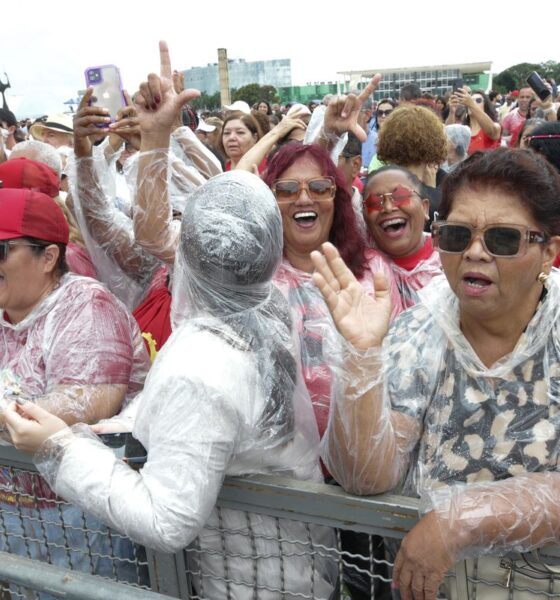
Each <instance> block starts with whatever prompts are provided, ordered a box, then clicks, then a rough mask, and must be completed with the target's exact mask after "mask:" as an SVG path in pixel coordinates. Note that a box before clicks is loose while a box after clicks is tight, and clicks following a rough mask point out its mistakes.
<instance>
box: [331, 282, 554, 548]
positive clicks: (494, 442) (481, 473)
mask: <svg viewBox="0 0 560 600" xmlns="http://www.w3.org/2000/svg"><path fill="white" fill-rule="evenodd" d="M545 289H546V292H545V293H543V296H542V297H541V301H540V303H539V305H538V308H537V311H536V313H535V315H534V316H533V318H532V319H531V321H530V322H529V324H528V326H527V328H526V329H525V331H524V332H523V334H522V335H521V337H520V339H519V341H518V343H517V345H516V347H515V349H514V350H513V351H512V352H511V353H510V354H508V355H506V356H504V357H503V358H502V359H501V360H499V361H498V362H496V363H495V364H494V365H492V366H491V367H489V368H488V367H486V366H485V365H484V364H483V363H482V362H481V360H480V359H479V358H478V356H477V355H476V354H475V352H474V351H473V349H472V347H471V345H470V344H469V342H468V341H467V340H466V339H465V337H464V336H463V334H462V332H461V329H460V322H459V304H458V299H457V297H456V296H455V295H454V294H453V292H452V291H451V289H450V287H449V284H448V283H447V280H446V278H445V277H444V276H442V277H438V278H435V279H434V280H433V281H432V282H431V283H430V284H429V285H428V286H427V287H425V288H424V289H422V290H421V291H420V301H419V303H418V304H417V305H415V306H414V307H412V308H411V309H409V310H407V311H405V312H404V313H402V314H401V316H400V317H399V318H398V319H397V320H396V321H395V323H394V324H393V326H392V328H391V329H390V330H389V333H388V334H387V336H386V337H385V340H384V343H383V346H382V348H381V349H380V348H372V349H370V350H368V351H367V352H357V351H356V350H354V349H353V348H352V347H349V346H348V345H346V346H345V350H344V352H342V353H341V352H339V351H337V348H336V344H333V345H332V348H333V353H332V354H331V360H332V361H333V363H336V364H338V366H339V380H340V381H341V382H342V383H341V387H340V389H339V394H338V395H337V396H336V401H335V402H334V403H333V409H332V411H331V415H330V421H329V428H328V430H327V434H326V436H325V440H324V448H323V454H324V460H325V462H326V464H327V466H328V468H329V470H330V471H331V473H333V475H334V476H335V478H336V479H337V480H338V481H339V482H340V483H341V484H342V485H343V486H344V487H345V488H346V489H347V490H350V491H353V492H356V493H377V492H381V491H387V490H391V489H395V490H397V492H400V493H404V494H406V495H411V496H419V497H421V498H422V500H423V503H424V510H425V511H430V510H435V511H436V512H437V516H438V519H439V522H440V523H444V522H445V524H446V529H445V530H446V531H449V530H451V531H453V532H454V535H455V539H464V540H465V539H466V540H468V542H467V543H466V544H465V545H464V546H463V547H462V549H461V552H460V557H469V556H475V555H481V554H504V553H506V552H508V551H528V550H531V549H533V548H534V547H535V546H540V545H543V544H548V543H558V542H560V527H559V525H558V517H557V499H558V497H559V496H558V493H559V491H560V484H559V482H560V475H559V474H558V460H559V450H560V410H559V408H560V406H559V397H560V389H559V383H558V382H559V376H560V335H559V333H560V331H559V328H560V325H559V323H560V321H559V319H558V317H559V316H560V314H559V313H560V273H558V272H557V271H554V272H553V274H552V276H551V277H550V278H549V279H548V281H547V283H546V286H545ZM338 345H339V346H340V339H339V340H338ZM337 352H338V353H337ZM521 525H523V526H521Z"/></svg>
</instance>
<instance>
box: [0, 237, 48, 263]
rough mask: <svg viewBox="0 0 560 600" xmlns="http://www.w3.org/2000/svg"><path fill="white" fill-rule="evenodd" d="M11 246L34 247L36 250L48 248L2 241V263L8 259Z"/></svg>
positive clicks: (0, 254)
mask: <svg viewBox="0 0 560 600" xmlns="http://www.w3.org/2000/svg"><path fill="white" fill-rule="evenodd" d="M11 246H34V247H35V248H46V246H44V245H42V244H30V243H25V244H22V243H20V242H14V241H12V240H2V241H0V263H3V262H4V261H5V260H6V259H7V258H8V254H9V252H10V247H11Z"/></svg>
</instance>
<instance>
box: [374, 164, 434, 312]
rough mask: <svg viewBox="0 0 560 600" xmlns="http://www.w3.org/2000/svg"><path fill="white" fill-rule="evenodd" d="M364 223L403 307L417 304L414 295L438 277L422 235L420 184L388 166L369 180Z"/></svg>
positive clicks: (424, 214) (425, 203) (424, 212)
mask: <svg viewBox="0 0 560 600" xmlns="http://www.w3.org/2000/svg"><path fill="white" fill-rule="evenodd" d="M364 196H365V199H364V219H365V221H366V224H367V228H368V232H369V235H370V241H371V242H372V244H373V245H374V246H375V247H376V248H378V249H379V250H381V251H382V252H384V253H385V255H386V256H387V258H389V262H390V265H391V269H392V271H393V275H394V276H395V280H396V283H397V286H398V288H399V292H400V293H401V297H402V300H403V303H404V305H405V306H406V307H409V306H412V305H413V304H416V302H418V292H419V290H420V289H422V288H423V287H424V286H425V285H427V284H428V283H429V282H430V281H431V279H432V278H433V277H435V276H437V275H441V262H440V259H439V254H438V253H437V252H436V251H435V250H434V248H433V246H432V240H431V238H430V236H429V235H428V234H425V233H424V225H425V223H426V220H427V219H428V209H429V200H428V198H427V197H426V194H425V192H424V186H423V185H422V183H421V181H420V180H419V179H418V177H416V175H414V173H412V172H411V171H409V170H408V169H405V168H404V167H398V166H396V165H388V166H386V167H382V168H381V169H378V170H377V171H375V172H374V173H372V174H371V175H370V176H369V179H368V183H367V186H366V190H365V194H364Z"/></svg>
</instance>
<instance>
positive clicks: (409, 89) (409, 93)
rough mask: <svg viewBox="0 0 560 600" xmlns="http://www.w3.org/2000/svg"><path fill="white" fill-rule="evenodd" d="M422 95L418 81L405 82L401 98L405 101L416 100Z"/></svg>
mask: <svg viewBox="0 0 560 600" xmlns="http://www.w3.org/2000/svg"><path fill="white" fill-rule="evenodd" d="M421 97H422V90H421V89H420V86H419V85H418V84H417V83H405V84H404V85H403V86H402V88H401V92H400V99H401V100H404V101H405V102H410V101H411V100H416V99H417V98H421Z"/></svg>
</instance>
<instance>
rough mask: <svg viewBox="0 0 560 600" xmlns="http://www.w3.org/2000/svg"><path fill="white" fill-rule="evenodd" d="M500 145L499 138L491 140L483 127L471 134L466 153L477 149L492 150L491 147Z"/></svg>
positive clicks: (471, 152)
mask: <svg viewBox="0 0 560 600" xmlns="http://www.w3.org/2000/svg"><path fill="white" fill-rule="evenodd" d="M499 147H500V140H499V139H497V140H493V139H492V138H491V137H490V136H489V135H488V134H487V133H486V132H485V131H484V129H482V128H481V129H480V131H479V132H478V133H477V134H476V135H472V136H471V143H470V144H469V149H468V154H473V152H476V151H477V150H492V149H493V148H499Z"/></svg>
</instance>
